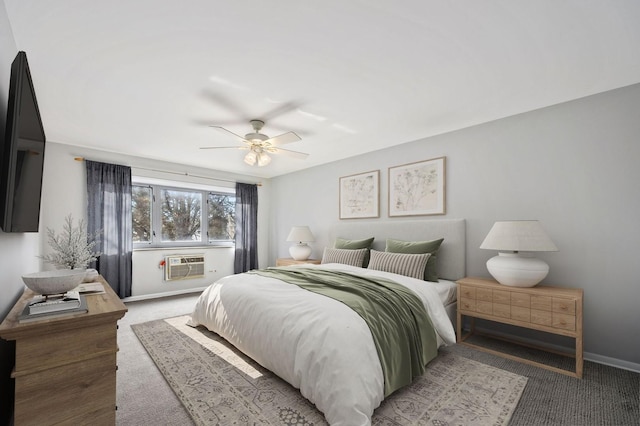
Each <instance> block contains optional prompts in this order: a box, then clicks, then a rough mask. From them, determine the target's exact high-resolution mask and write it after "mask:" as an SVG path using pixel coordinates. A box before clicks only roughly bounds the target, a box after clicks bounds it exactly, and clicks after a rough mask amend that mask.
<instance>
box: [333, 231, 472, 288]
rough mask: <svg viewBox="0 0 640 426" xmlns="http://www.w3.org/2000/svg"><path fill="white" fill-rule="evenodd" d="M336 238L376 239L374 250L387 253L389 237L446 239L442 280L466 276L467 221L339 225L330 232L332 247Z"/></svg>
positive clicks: (442, 249) (440, 259) (440, 272)
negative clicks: (386, 246)
mask: <svg viewBox="0 0 640 426" xmlns="http://www.w3.org/2000/svg"><path fill="white" fill-rule="evenodd" d="M337 237H342V238H347V239H362V238H369V237H375V240H374V241H373V249H374V250H379V251H384V249H385V245H386V240H387V238H392V239H396V240H403V241H428V240H435V239H438V238H444V241H443V242H442V245H441V246H440V250H439V251H438V257H437V262H438V263H437V265H438V275H439V276H440V278H443V279H447V280H451V281H455V280H459V279H460V278H463V277H464V276H465V253H466V249H465V246H466V224H465V220H464V219H435V220H399V221H397V220H393V221H387V222H379V221H375V222H370V221H367V222H360V221H352V220H350V221H341V222H337V223H336V224H335V225H334V226H333V227H332V228H331V230H330V233H329V244H331V245H333V243H334V241H335V239H336V238H337Z"/></svg>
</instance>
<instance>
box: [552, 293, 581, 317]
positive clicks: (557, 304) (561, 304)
mask: <svg viewBox="0 0 640 426" xmlns="http://www.w3.org/2000/svg"><path fill="white" fill-rule="evenodd" d="M552 310H553V312H560V313H562V314H570V315H575V313H576V301H575V300H573V299H562V298H559V297H554V298H553V305H552Z"/></svg>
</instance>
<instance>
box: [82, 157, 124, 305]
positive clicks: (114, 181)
mask: <svg viewBox="0 0 640 426" xmlns="http://www.w3.org/2000/svg"><path fill="white" fill-rule="evenodd" d="M86 165H87V231H88V233H89V235H92V234H93V235H95V232H96V231H99V230H102V234H101V235H102V238H101V239H100V242H99V244H97V245H96V250H99V251H100V252H101V253H102V254H101V255H100V258H99V259H98V261H97V262H96V264H95V266H93V267H95V268H96V269H97V270H98V272H99V273H100V274H101V275H102V276H103V277H104V279H105V280H106V281H107V282H108V283H109V285H111V287H112V288H113V290H114V291H115V292H116V294H118V296H120V298H124V297H129V296H131V265H132V261H131V259H132V253H133V237H132V221H131V168H130V167H127V166H120V165H117V164H105V163H98V162H95V161H88V160H87V161H86Z"/></svg>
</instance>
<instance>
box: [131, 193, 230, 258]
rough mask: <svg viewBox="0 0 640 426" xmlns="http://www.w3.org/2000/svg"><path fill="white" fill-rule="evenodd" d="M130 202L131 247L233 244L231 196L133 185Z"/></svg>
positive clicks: (228, 194)
mask: <svg viewBox="0 0 640 426" xmlns="http://www.w3.org/2000/svg"><path fill="white" fill-rule="evenodd" d="M131 198H132V202H131V203H132V216H133V243H134V247H164V246H202V245H228V244H230V243H233V241H234V238H235V209H236V197H235V194H233V193H226V192H217V191H207V190H204V189H186V188H173V187H169V186H164V185H156V184H153V185H141V184H134V185H133V188H132V197H131Z"/></svg>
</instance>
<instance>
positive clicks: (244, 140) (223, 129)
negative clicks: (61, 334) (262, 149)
mask: <svg viewBox="0 0 640 426" xmlns="http://www.w3.org/2000/svg"><path fill="white" fill-rule="evenodd" d="M209 127H213V128H214V129H218V130H222V131H224V132H227V133H228V134H230V135H232V136H233V137H235V138H236V139H238V140H239V141H240V142H243V143H247V144H248V143H249V141H248V140H246V139H245V138H244V137H242V136H240V135H237V134H235V133H233V132H232V131H231V130H227V129H225V128H224V127H221V126H209Z"/></svg>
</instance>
